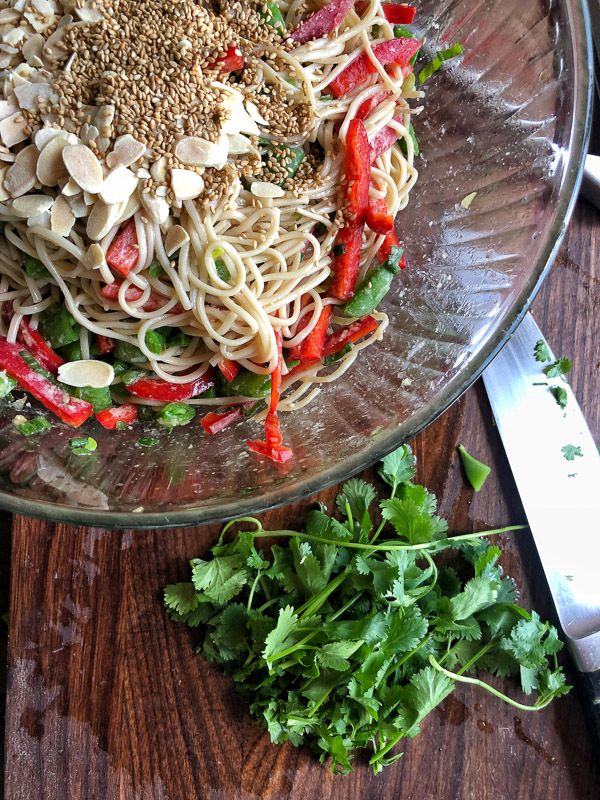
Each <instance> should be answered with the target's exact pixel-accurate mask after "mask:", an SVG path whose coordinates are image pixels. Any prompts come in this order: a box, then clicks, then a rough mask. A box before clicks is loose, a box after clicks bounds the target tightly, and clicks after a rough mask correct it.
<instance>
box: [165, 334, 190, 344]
mask: <svg viewBox="0 0 600 800" xmlns="http://www.w3.org/2000/svg"><path fill="white" fill-rule="evenodd" d="M191 341H192V339H191V336H188V335H187V333H184V332H183V331H177V333H175V334H173V336H169V338H168V339H167V341H166V343H165V347H167V348H168V347H187V346H188V344H189V343H190V342H191Z"/></svg>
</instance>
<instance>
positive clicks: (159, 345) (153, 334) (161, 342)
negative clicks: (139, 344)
mask: <svg viewBox="0 0 600 800" xmlns="http://www.w3.org/2000/svg"><path fill="white" fill-rule="evenodd" d="M144 338H145V342H146V347H147V348H148V350H150V352H151V353H155V354H156V355H160V353H162V351H163V348H164V346H165V337H164V336H163V334H162V333H159V332H158V331H157V330H149V331H146V336H145V337H144Z"/></svg>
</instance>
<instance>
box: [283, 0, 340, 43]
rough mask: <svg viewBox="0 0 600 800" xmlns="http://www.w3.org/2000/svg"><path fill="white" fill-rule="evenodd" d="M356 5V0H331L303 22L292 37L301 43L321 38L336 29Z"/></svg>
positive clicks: (293, 32)
mask: <svg viewBox="0 0 600 800" xmlns="http://www.w3.org/2000/svg"><path fill="white" fill-rule="evenodd" d="M353 5H354V0H331V2H330V3H327V5H325V6H323V8H320V9H319V10H318V11H317V12H316V14H313V15H312V17H309V18H308V19H307V20H305V21H304V22H302V23H301V24H300V25H298V27H297V28H296V30H295V31H292V33H291V34H290V37H291V38H292V39H293V40H294V41H295V42H298V43H299V44H304V43H305V42H308V41H310V39H319V38H321V36H327V34H328V33H331V32H332V31H334V30H335V29H336V28H337V27H338V25H339V24H340V23H341V22H342V20H343V19H344V17H345V16H346V14H347V13H348V12H349V11H350V9H351V8H352V6H353Z"/></svg>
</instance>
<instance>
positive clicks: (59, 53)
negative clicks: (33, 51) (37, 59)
mask: <svg viewBox="0 0 600 800" xmlns="http://www.w3.org/2000/svg"><path fill="white" fill-rule="evenodd" d="M66 35H67V32H66V31H65V29H64V27H62V28H57V29H56V30H55V31H54V33H53V34H51V35H50V36H49V37H48V38H47V39H46V44H45V45H44V47H43V49H42V54H43V57H44V58H45V59H48V61H50V62H54V61H60V60H61V59H63V58H64V57H65V55H66V49H64V47H62V46H61V45H64V43H65V37H66Z"/></svg>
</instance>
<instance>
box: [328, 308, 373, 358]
mask: <svg viewBox="0 0 600 800" xmlns="http://www.w3.org/2000/svg"><path fill="white" fill-rule="evenodd" d="M377 325H378V323H377V320H376V319H375V318H374V317H371V316H366V317H361V319H357V320H356V321H355V322H351V323H350V325H344V327H343V328H338V330H337V331H334V332H333V333H330V334H329V336H328V337H327V338H326V339H325V344H324V345H323V356H331V355H333V354H334V353H337V352H338V350H341V349H342V347H343V346H344V345H345V344H346V343H347V342H352V343H354V342H358V340H359V339H362V338H363V337H364V336H367V335H368V334H369V333H373V331H375V330H377Z"/></svg>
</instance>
